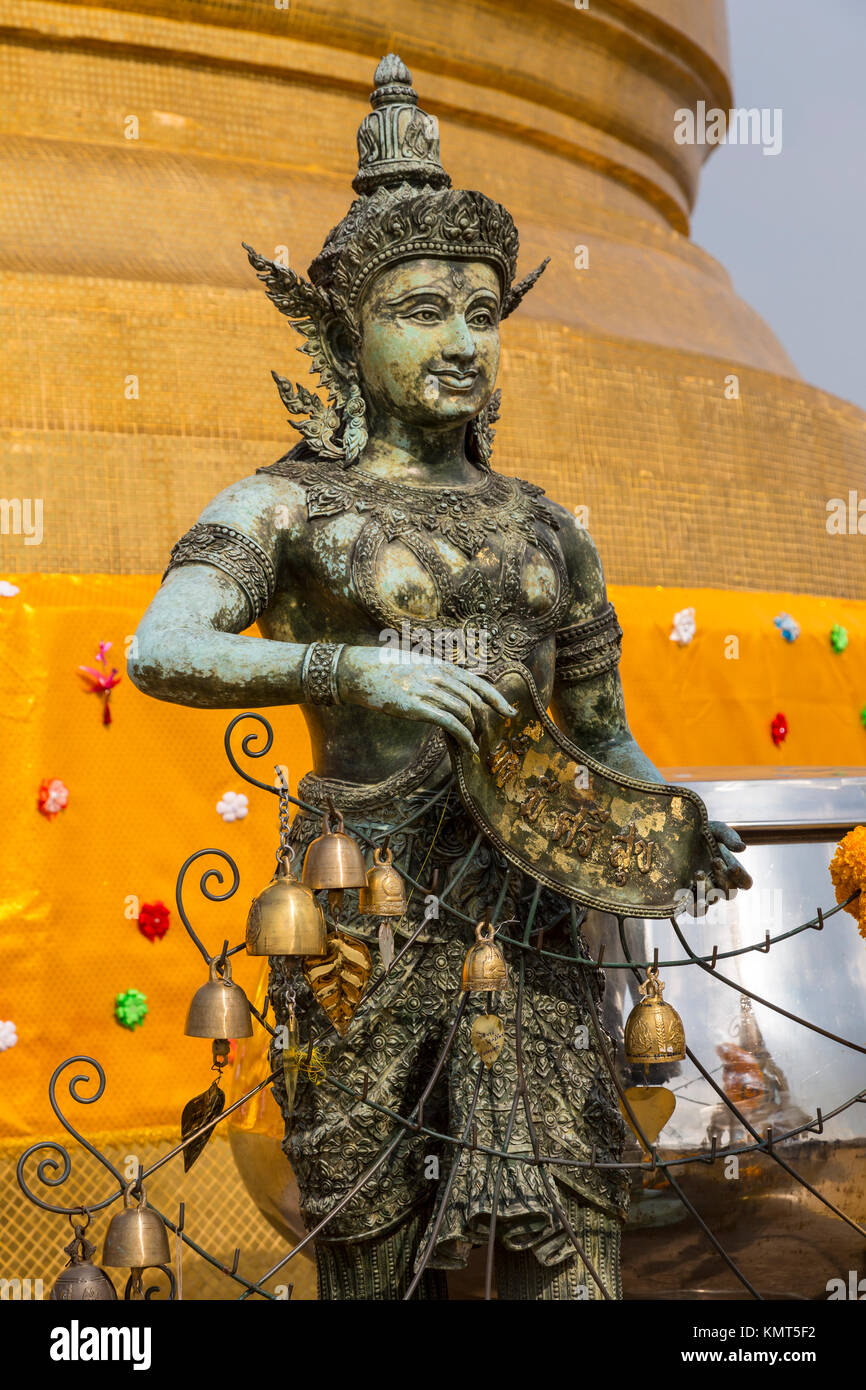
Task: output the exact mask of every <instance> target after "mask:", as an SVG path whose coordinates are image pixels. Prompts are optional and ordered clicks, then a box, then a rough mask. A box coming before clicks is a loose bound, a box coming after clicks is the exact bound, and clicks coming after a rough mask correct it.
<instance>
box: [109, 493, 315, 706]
mask: <svg viewBox="0 0 866 1390" xmlns="http://www.w3.org/2000/svg"><path fill="white" fill-rule="evenodd" d="M278 508H282V512H280V511H278ZM291 510H292V509H291V507H286V505H285V490H283V493H282V496H281V495H280V493H279V491H278V485H277V484H276V483H275V480H273V479H271V478H268V477H266V476H262V475H258V474H256V475H254V476H253V477H250V478H245V479H243V480H242V481H241V482H239V483H237V484H234V485H233V486H231V487H228V488H226V489H225V491H224V492H221V493H220V494H219V495H218V496H217V497H215V498H214V500H213V501H212V502H210V503H209V504H208V506H207V507H206V508H205V510H204V511H203V512H202V514H201V516H200V517H199V520H198V522H197V523H196V525H195V526H194V527H193V528H192V529H191V530H190V531H188V532H187V534H186V536H184V537H182V538H181V540H180V541H179V542H178V543H177V545H176V546H175V547H174V550H173V551H172V557H171V561H170V564H169V569H168V571H167V572H166V576H165V578H164V580H163V583H162V587H161V588H160V590H159V592H158V593H157V594H156V597H155V598H154V599H153V602H152V603H151V605H150V607H149V608H148V610H147V612H146V613H145V614H144V617H143V618H142V620H141V622H140V623H139V625H138V630H137V631H136V634H135V640H134V642H133V643H132V647H131V650H130V654H129V659H128V671H129V677H130V679H131V680H132V682H133V683H134V684H135V685H136V686H138V688H139V690H142V691H144V693H145V694H147V695H152V696H154V697H155V698H156V699H158V700H171V701H174V702H175V703H177V704H183V705H197V706H210V707H212V708H216V709H226V708H231V707H235V706H244V707H248V708H249V707H255V706H257V705H276V704H293V703H296V702H298V701H300V700H301V699H302V698H303V692H302V688H301V669H302V666H303V661H304V656H305V653H306V650H307V648H306V646H305V645H304V644H302V643H292V642H272V641H269V640H267V639H265V638H260V637H257V636H252V635H251V636H244V635H241V634H242V632H243V629H244V628H246V627H248V626H249V625H250V624H251V623H252V622H254V621H255V619H256V618H257V617H258V616H259V614H260V613H261V612H263V611H264V609H265V608H266V607H267V605H268V603H269V602H270V600H271V598H272V596H273V592H274V588H275V584H276V576H277V574H278V573H279V570H280V559H281V557H280V547H281V545H282V544H283V543H284V541H285V535H286V530H287V529H288V530H289V531H290V530H291V525H292V515H291ZM296 520H297V518H296ZM286 521H287V522H288V527H286V526H285V523H286ZM205 556H207V557H208V558H207V559H205V558H204V557H205Z"/></svg>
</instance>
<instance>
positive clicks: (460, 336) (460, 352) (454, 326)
mask: <svg viewBox="0 0 866 1390" xmlns="http://www.w3.org/2000/svg"><path fill="white" fill-rule="evenodd" d="M449 326H450V330H451V331H450V333H449V334H448V339H447V341H446V342H445V343H443V345H442V351H443V354H444V356H445V357H449V358H453V359H456V360H459V361H471V359H472V358H473V357H474V356H475V350H476V349H475V339H474V338H473V336H472V334H471V333H470V332H469V328H468V327H467V324H466V320H465V319H464V318H463V317H462V316H461V317H459V318H454V319H452V320H451V323H450V325H449Z"/></svg>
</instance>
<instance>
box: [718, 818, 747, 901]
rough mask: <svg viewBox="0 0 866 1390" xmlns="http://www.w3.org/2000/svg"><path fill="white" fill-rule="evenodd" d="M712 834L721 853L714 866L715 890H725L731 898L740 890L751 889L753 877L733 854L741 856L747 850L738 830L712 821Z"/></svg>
mask: <svg viewBox="0 0 866 1390" xmlns="http://www.w3.org/2000/svg"><path fill="white" fill-rule="evenodd" d="M710 833H711V834H712V835H713V836H714V837H715V839H716V840H717V841H718V845H719V852H718V855H717V856H716V858H715V859H714V860H713V864H712V881H713V887H714V888H724V889H725V891H726V893H728V895H729V896H730V897H733V896H734V893H735V892H736V890H737V889H738V888H751V886H752V875H751V874H750V873H747V872H746V870H745V869H744V868H743V866H742V864H741V863H740V862H739V860H738V859H735V858H734V855H733V854H732V853H731V851H732V850H734V851H735V852H736V853H737V854H741V853H742V851H743V850H744V849H745V848H746V845H745V841H743V840H741V839H740V837H739V835H738V834H737V832H736V830H732V829H731V827H730V826H729V825H726V824H725V822H724V821H723V820H711V821H710Z"/></svg>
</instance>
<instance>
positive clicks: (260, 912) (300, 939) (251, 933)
mask: <svg viewBox="0 0 866 1390" xmlns="http://www.w3.org/2000/svg"><path fill="white" fill-rule="evenodd" d="M292 854H293V851H291V850H290V851H289V852H288V854H284V855H282V856H281V858H280V864H279V868H278V869H277V872H276V873H275V874H274V877H273V878H272V879H271V881H270V883H269V884H268V886H267V888H265V889H264V890H263V891H262V892H261V893H259V895H258V897H256V898H253V901H252V904H251V906H250V912H249V916H248V917H247V951H248V952H249V954H250V955H251V956H323V955H325V953H326V951H327V949H328V933H327V930H326V928H325V918H324V915H323V913H322V909H321V908H320V907H319V904H318V903H317V902H316V899H315V897H314V896H313V892H312V889H310V888H307V887H306V885H305V884H303V883H299V882H298V880H297V879H296V878H295V876H294V874H293V873H292V870H291V867H290V856H292Z"/></svg>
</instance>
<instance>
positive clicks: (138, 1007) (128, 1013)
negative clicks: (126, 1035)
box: [114, 989, 147, 1028]
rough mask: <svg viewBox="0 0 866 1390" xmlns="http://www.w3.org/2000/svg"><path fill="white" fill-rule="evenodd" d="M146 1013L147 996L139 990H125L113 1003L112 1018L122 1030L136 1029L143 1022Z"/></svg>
mask: <svg viewBox="0 0 866 1390" xmlns="http://www.w3.org/2000/svg"><path fill="white" fill-rule="evenodd" d="M146 1013H147V995H146V994H142V992H141V990H140V989H125V990H123V991H122V993H120V994H118V995H117V997H116V998H115V1001H114V1017H115V1018H116V1019H117V1021H118V1023H120V1024H122V1025H123V1027H124V1028H136V1027H137V1026H138V1025H139V1024H140V1023H143V1022H144V1019H145V1015H146Z"/></svg>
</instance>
